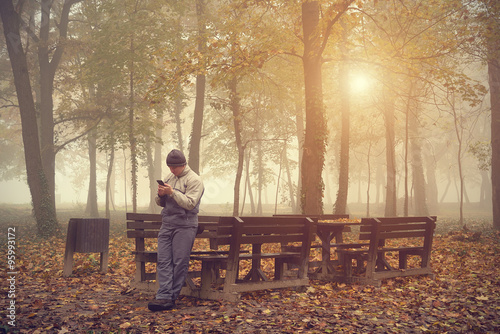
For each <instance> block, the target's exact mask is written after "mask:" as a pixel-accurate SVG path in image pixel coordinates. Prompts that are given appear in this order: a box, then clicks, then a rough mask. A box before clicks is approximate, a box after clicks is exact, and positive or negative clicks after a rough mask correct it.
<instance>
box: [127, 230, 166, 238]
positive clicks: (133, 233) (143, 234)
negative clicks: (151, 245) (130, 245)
mask: <svg viewBox="0 0 500 334" xmlns="http://www.w3.org/2000/svg"><path fill="white" fill-rule="evenodd" d="M159 233H160V231H159V230H158V231H154V230H147V231H140V230H130V231H127V238H158V234H159Z"/></svg>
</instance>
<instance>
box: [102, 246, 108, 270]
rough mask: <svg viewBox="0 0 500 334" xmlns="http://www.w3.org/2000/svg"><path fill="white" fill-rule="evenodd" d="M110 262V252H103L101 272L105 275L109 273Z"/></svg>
mask: <svg viewBox="0 0 500 334" xmlns="http://www.w3.org/2000/svg"><path fill="white" fill-rule="evenodd" d="M108 260H109V250H106V251H104V252H101V257H100V270H101V273H103V274H105V273H107V272H108Z"/></svg>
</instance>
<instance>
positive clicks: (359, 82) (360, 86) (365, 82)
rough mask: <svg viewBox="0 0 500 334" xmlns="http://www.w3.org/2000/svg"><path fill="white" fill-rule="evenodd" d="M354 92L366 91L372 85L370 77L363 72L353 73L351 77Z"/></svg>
mask: <svg viewBox="0 0 500 334" xmlns="http://www.w3.org/2000/svg"><path fill="white" fill-rule="evenodd" d="M349 82H350V86H351V92H352V93H364V92H366V91H367V90H368V89H369V88H370V86H371V82H370V78H369V77H368V76H366V75H365V74H363V73H352V74H351V77H350V79H349Z"/></svg>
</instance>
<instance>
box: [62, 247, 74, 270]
mask: <svg viewBox="0 0 500 334" xmlns="http://www.w3.org/2000/svg"><path fill="white" fill-rule="evenodd" d="M73 254H74V251H73V249H72V246H70V247H68V245H66V252H65V253H64V270H63V276H65V277H68V276H70V275H71V274H72V273H73Z"/></svg>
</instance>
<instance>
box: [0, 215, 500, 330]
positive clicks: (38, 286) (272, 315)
mask: <svg viewBox="0 0 500 334" xmlns="http://www.w3.org/2000/svg"><path fill="white" fill-rule="evenodd" d="M60 218H61V217H60ZM111 226H112V228H111V233H110V257H109V268H108V273H107V274H100V273H99V256H98V254H75V263H74V267H73V274H72V275H71V276H70V277H64V276H63V275H62V272H63V263H64V250H65V243H66V239H65V236H64V233H63V234H62V235H61V236H59V237H53V238H50V239H45V240H44V239H41V238H39V237H37V236H36V234H35V232H36V228H35V226H34V223H33V220H32V218H31V217H29V214H28V215H26V213H25V212H24V211H23V212H19V210H15V209H8V208H5V207H0V229H1V230H0V238H1V243H0V244H1V251H0V254H1V259H2V261H4V262H5V264H6V265H5V266H3V268H2V269H3V270H2V271H1V275H0V276H1V277H0V279H1V281H2V284H1V286H2V293H3V295H4V296H7V297H6V298H4V300H5V301H6V302H5V303H4V304H3V306H2V309H1V320H0V321H1V322H0V333H4V332H12V333H30V334H37V333H59V334H62V333H156V332H159V333H499V332H500V234H499V233H497V232H494V231H492V229H491V220H490V221H487V220H483V219H480V218H478V219H468V220H467V229H463V228H462V226H459V225H458V223H457V222H456V221H454V220H451V219H450V220H448V219H444V220H443V219H439V221H438V227H437V230H436V235H435V238H434V245H433V252H432V267H433V270H434V272H435V274H436V277H435V279H429V278H427V277H407V278H398V279H389V280H385V281H383V283H382V286H381V287H373V286H361V285H357V284H338V283H332V282H325V281H314V280H312V281H311V285H310V287H309V288H307V289H306V290H305V291H301V292H299V291H295V290H293V289H283V290H276V291H263V292H255V293H247V294H243V295H242V298H241V300H240V301H239V302H224V301H207V300H198V299H195V298H190V297H181V299H180V300H178V303H177V308H176V309H174V310H172V311H166V312H159V313H152V312H150V311H148V309H147V303H148V301H150V300H151V299H153V297H154V296H153V293H151V292H142V291H139V290H137V289H133V288H131V286H130V281H131V278H132V277H133V275H134V270H135V264H134V262H133V257H132V255H131V250H132V249H133V248H134V244H133V240H129V239H127V238H126V237H125V234H124V226H125V218H124V215H123V217H122V218H121V219H120V218H114V219H112V225H111ZM13 227H15V238H14V239H11V240H15V247H16V248H15V256H16V258H15V272H16V274H14V275H10V276H9V275H7V273H8V272H9V270H8V268H7V270H6V269H5V267H7V264H8V262H7V254H6V252H7V242H6V241H7V239H8V234H7V233H8V231H9V228H13ZM10 231H12V230H10ZM11 236H12V235H11ZM11 244H12V243H11ZM12 278H15V281H13V280H12ZM9 279H10V280H9ZM12 293H14V294H15V296H10V297H9V294H12ZM11 297H14V298H11ZM12 302H14V303H15V304H14V305H15V317H14V316H13V315H12V314H11V313H10V311H9V309H8V308H9V307H10V305H11V304H10V303H12ZM9 316H10V317H9ZM13 319H14V320H13Z"/></svg>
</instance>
